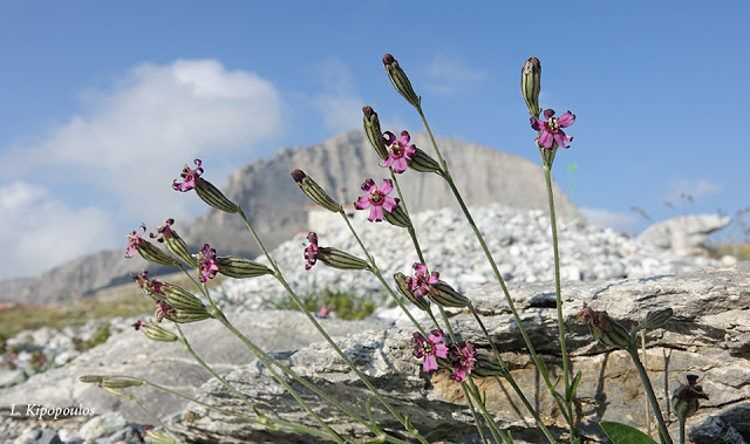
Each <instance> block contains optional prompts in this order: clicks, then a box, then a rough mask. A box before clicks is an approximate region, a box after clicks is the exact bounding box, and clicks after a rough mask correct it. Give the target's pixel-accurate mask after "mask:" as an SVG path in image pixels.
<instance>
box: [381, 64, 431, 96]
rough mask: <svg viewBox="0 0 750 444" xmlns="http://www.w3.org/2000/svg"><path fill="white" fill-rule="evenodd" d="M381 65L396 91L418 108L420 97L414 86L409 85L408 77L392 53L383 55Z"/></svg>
mask: <svg viewBox="0 0 750 444" xmlns="http://www.w3.org/2000/svg"><path fill="white" fill-rule="evenodd" d="M383 67H384V68H385V72H386V73H387V74H388V79H389V80H390V81H391V85H393V87H394V88H395V89H396V91H398V92H399V94H401V95H402V96H403V97H404V99H406V101H407V102H409V103H410V104H411V105H412V106H414V107H415V108H419V107H420V106H421V103H422V99H421V98H420V97H419V96H418V95H417V93H416V92H414V88H413V87H412V86H411V82H410V81H409V78H408V77H407V76H406V73H405V72H404V70H403V69H401V66H399V64H398V61H396V59H395V58H394V57H393V56H392V55H390V54H386V55H384V56H383Z"/></svg>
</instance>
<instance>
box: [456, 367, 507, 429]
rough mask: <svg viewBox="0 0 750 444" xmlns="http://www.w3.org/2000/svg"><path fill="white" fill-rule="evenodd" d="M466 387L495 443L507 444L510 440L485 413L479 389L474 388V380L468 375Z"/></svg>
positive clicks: (487, 413)
mask: <svg viewBox="0 0 750 444" xmlns="http://www.w3.org/2000/svg"><path fill="white" fill-rule="evenodd" d="M466 386H467V387H468V388H469V393H471V394H472V397H473V398H474V400H475V401H476V403H477V405H478V406H479V411H480V412H481V413H482V416H483V417H484V421H485V423H487V426H488V427H489V429H490V432H491V433H492V436H493V437H494V438H495V441H496V442H499V443H502V442H509V441H510V438H509V437H508V435H507V433H505V431H504V430H501V429H500V428H498V427H497V424H495V418H493V417H492V415H491V414H490V412H489V411H487V407H486V406H485V405H484V402H483V401H482V396H481V395H480V393H479V388H478V387H477V386H476V384H474V379H473V378H472V376H471V375H469V378H468V379H467V380H466Z"/></svg>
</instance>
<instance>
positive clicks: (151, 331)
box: [138, 322, 177, 342]
mask: <svg viewBox="0 0 750 444" xmlns="http://www.w3.org/2000/svg"><path fill="white" fill-rule="evenodd" d="M138 330H139V331H141V332H142V333H143V335H144V336H146V337H147V338H149V339H152V340H154V341H161V342H175V341H176V340H177V335H175V334H174V333H172V332H171V331H169V330H167V329H166V328H164V327H161V326H159V325H157V324H154V323H152V322H144V323H142V324H141V325H140V327H139V328H138Z"/></svg>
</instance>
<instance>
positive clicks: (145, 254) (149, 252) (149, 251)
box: [135, 239, 177, 266]
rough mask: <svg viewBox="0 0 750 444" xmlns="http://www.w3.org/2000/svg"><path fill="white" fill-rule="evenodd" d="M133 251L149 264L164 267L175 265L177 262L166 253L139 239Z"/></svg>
mask: <svg viewBox="0 0 750 444" xmlns="http://www.w3.org/2000/svg"><path fill="white" fill-rule="evenodd" d="M135 249H136V251H138V254H140V255H141V257H142V258H144V259H146V260H147V261H149V262H154V263H156V264H159V265H166V266H174V265H177V261H176V260H175V259H174V258H173V257H172V256H170V255H168V254H167V253H165V252H164V251H162V250H161V248H159V247H157V246H156V245H154V244H152V243H151V242H149V241H147V240H146V239H141V240H140V242H138V244H137V245H136V247H135Z"/></svg>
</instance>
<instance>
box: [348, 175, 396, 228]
mask: <svg viewBox="0 0 750 444" xmlns="http://www.w3.org/2000/svg"><path fill="white" fill-rule="evenodd" d="M361 188H362V191H364V192H365V194H364V195H362V196H359V198H358V199H357V201H356V202H354V208H356V209H358V210H364V209H366V208H369V209H370V215H369V216H368V217H367V219H368V220H369V221H370V222H380V221H382V220H383V210H385V211H387V212H389V213H390V212H391V211H393V210H394V209H395V208H396V206H397V205H398V199H394V198H392V197H387V196H388V194H390V192H391V191H393V182H391V181H390V180H389V179H383V184H382V185H380V188H378V187H377V186H375V181H374V180H372V179H367V180H366V181H364V183H362V187H361Z"/></svg>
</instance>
